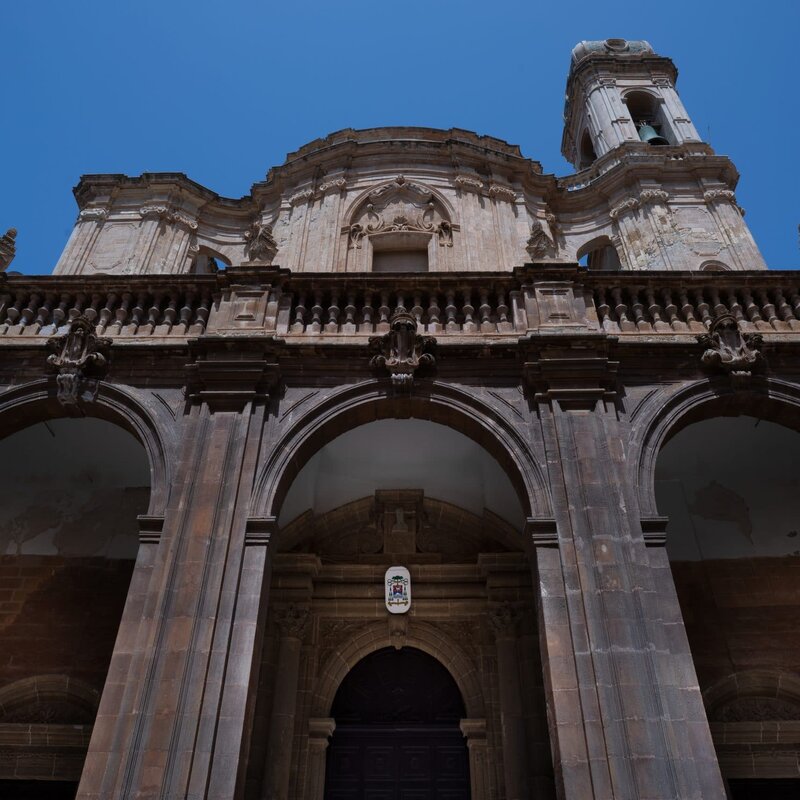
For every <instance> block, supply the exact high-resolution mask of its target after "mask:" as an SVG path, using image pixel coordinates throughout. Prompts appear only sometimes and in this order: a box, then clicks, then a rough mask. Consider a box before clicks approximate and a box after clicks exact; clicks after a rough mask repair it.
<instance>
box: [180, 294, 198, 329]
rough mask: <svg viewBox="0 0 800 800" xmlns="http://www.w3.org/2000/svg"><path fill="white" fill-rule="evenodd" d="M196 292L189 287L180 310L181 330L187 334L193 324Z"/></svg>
mask: <svg viewBox="0 0 800 800" xmlns="http://www.w3.org/2000/svg"><path fill="white" fill-rule="evenodd" d="M195 297H196V293H195V292H194V291H193V290H192V289H189V290H187V292H186V294H185V295H184V297H183V303H182V304H181V311H180V326H181V330H180V332H181V333H183V334H186V333H188V332H189V326H190V325H191V324H192V310H193V308H194V302H195Z"/></svg>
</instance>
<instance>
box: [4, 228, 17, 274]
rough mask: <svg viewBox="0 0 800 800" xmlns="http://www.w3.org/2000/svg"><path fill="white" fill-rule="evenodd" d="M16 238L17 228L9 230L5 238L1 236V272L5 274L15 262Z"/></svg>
mask: <svg viewBox="0 0 800 800" xmlns="http://www.w3.org/2000/svg"><path fill="white" fill-rule="evenodd" d="M16 238H17V229H16V228H9V229H8V230H7V231H6V232H5V234H4V235H3V236H0V272H5V271H6V270H7V269H8V265H9V264H10V263H11V262H12V261H13V260H14V256H15V255H16V253H17V246H16V242H15V240H16Z"/></svg>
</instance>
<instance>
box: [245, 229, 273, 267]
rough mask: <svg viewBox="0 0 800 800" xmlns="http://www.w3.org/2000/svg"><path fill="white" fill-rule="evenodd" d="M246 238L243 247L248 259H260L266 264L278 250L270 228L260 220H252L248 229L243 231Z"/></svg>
mask: <svg viewBox="0 0 800 800" xmlns="http://www.w3.org/2000/svg"><path fill="white" fill-rule="evenodd" d="M244 238H245V239H246V240H247V244H246V245H245V249H246V250H247V257H248V259H249V260H250V261H261V262H264V263H266V264H269V263H271V262H272V259H273V258H275V254H276V253H277V252H278V245H277V244H276V243H275V239H274V238H273V236H272V228H271V227H270V226H269V225H266V224H264V223H262V222H254V223H253V225H252V226H251V228H250V230H249V231H247V233H245V235H244Z"/></svg>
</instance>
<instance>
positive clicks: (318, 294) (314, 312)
mask: <svg viewBox="0 0 800 800" xmlns="http://www.w3.org/2000/svg"><path fill="white" fill-rule="evenodd" d="M322 311H323V309H322V291H321V290H320V289H317V291H315V292H314V305H313V306H311V324H310V325H309V326H308V327H307V328H306V333H311V334H317V333H322Z"/></svg>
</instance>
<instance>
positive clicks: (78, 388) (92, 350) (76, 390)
mask: <svg viewBox="0 0 800 800" xmlns="http://www.w3.org/2000/svg"><path fill="white" fill-rule="evenodd" d="M47 347H48V348H49V349H50V350H51V351H52V354H51V355H49V356H48V357H47V365H48V366H49V367H50V368H51V369H52V370H53V371H55V373H56V386H57V387H58V395H57V397H58V402H59V403H61V405H63V406H76V405H77V404H78V401H79V400H84V401H86V402H92V401H93V400H94V399H95V397H96V396H97V381H98V379H99V378H100V377H102V375H103V374H104V372H105V369H106V367H107V366H108V350H109V348H110V347H111V339H109V338H106V337H101V336H97V335H95V332H94V324H93V323H92V322H90V321H89V320H88V319H87V318H86V317H85V316H83V315H81V316H79V317H75V319H73V320H72V321H71V322H70V324H69V329H68V331H67V332H66V333H64V334H62V335H61V336H53V337H51V338H50V339H48V340H47Z"/></svg>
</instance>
